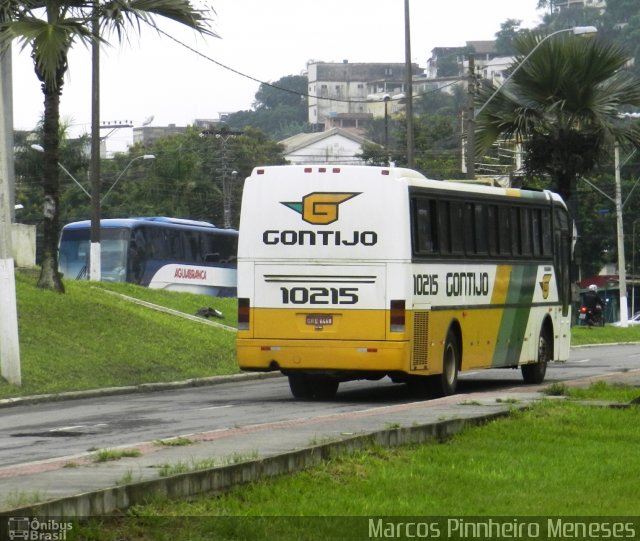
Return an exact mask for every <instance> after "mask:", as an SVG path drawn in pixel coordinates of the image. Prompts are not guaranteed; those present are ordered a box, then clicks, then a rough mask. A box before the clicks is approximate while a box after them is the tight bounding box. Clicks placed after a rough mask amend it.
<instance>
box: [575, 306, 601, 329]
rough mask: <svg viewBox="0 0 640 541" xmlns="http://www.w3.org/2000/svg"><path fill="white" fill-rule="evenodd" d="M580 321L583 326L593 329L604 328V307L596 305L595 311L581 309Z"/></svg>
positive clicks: (584, 307) (585, 308)
mask: <svg viewBox="0 0 640 541" xmlns="http://www.w3.org/2000/svg"><path fill="white" fill-rule="evenodd" d="M578 321H579V322H580V324H581V325H588V326H589V327H593V326H594V325H596V326H598V327H604V317H603V315H602V306H600V305H599V304H598V305H596V308H595V310H589V309H588V308H587V307H586V306H583V307H581V308H580V312H579V313H578Z"/></svg>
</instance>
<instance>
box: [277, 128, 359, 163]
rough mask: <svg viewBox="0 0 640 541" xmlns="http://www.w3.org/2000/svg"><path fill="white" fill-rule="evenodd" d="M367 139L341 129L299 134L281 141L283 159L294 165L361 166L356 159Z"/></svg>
mask: <svg viewBox="0 0 640 541" xmlns="http://www.w3.org/2000/svg"><path fill="white" fill-rule="evenodd" d="M365 142H367V139H365V138H364V137H360V136H359V135H356V134H355V133H353V132H351V131H348V130H344V129H342V128H332V129H330V130H327V131H323V132H317V133H299V134H297V135H294V136H292V137H289V138H287V139H284V140H283V141H280V144H281V145H284V147H285V152H284V156H285V158H286V159H287V160H288V161H289V162H290V163H291V164H294V165H300V164H327V165H329V164H330V165H362V164H363V163H364V162H363V160H361V159H360V158H358V157H357V156H358V154H361V153H362V145H363V144H364V143H365Z"/></svg>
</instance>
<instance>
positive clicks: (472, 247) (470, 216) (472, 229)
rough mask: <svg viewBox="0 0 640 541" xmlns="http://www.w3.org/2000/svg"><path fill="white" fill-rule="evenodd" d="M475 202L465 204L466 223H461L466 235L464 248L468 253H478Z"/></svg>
mask: <svg viewBox="0 0 640 541" xmlns="http://www.w3.org/2000/svg"><path fill="white" fill-rule="evenodd" d="M473 207H474V204H473V203H465V204H464V224H460V225H461V226H462V229H463V235H464V250H465V252H466V253H467V255H474V254H475V253H476V223H475V219H474V211H473Z"/></svg>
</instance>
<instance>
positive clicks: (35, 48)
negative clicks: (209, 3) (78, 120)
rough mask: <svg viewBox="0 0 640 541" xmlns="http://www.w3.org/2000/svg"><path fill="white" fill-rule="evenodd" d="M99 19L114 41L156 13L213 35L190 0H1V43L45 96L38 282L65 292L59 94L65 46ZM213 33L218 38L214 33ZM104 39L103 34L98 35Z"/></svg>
mask: <svg viewBox="0 0 640 541" xmlns="http://www.w3.org/2000/svg"><path fill="white" fill-rule="evenodd" d="M95 10H97V20H98V21H99V23H100V29H101V31H100V36H103V35H105V34H108V33H113V34H115V35H116V36H117V38H118V40H119V41H122V39H123V38H126V35H127V31H129V30H131V29H132V30H134V31H138V30H140V28H141V26H142V25H143V24H146V25H148V26H151V27H153V28H156V24H155V19H156V17H163V18H166V19H171V20H173V21H176V22H178V23H180V24H183V25H185V26H188V27H190V28H193V29H194V30H196V31H197V32H199V33H200V34H205V35H210V36H216V34H215V33H214V32H213V31H211V30H210V28H209V21H210V19H209V17H208V14H209V10H206V9H197V8H196V7H194V5H193V3H192V2H191V1H190V0H106V1H100V0H72V1H59V0H47V1H43V0H23V1H18V0H2V1H1V2H0V44H9V43H11V42H12V41H13V40H14V39H17V40H18V42H19V44H20V45H21V47H22V48H23V49H24V48H26V47H30V49H31V58H32V59H33V63H34V68H35V72H36V75H37V77H38V79H39V80H40V82H41V86H42V93H43V95H44V117H43V147H44V151H45V153H44V157H43V176H42V187H43V196H44V198H43V217H44V220H43V234H44V238H43V253H42V270H41V273H40V278H39V280H38V286H39V287H42V288H46V289H53V290H55V291H59V292H64V286H63V284H62V280H61V279H60V276H59V274H58V254H57V243H58V236H59V233H60V224H59V215H60V208H59V203H60V201H59V199H60V193H59V192H60V185H59V178H58V174H59V171H58V152H59V148H60V136H59V124H60V96H61V94H62V88H63V85H64V76H65V74H66V72H67V69H68V64H67V58H68V54H69V50H70V49H71V47H72V46H73V45H74V44H75V43H76V42H81V43H84V44H85V45H89V44H91V42H92V39H94V38H93V37H92V32H91V30H92V26H91V21H92V17H93V16H94V15H96V13H95ZM216 37H217V36H216ZM98 39H99V40H100V41H101V42H105V43H106V40H104V39H103V38H102V37H100V38H98Z"/></svg>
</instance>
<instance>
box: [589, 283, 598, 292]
mask: <svg viewBox="0 0 640 541" xmlns="http://www.w3.org/2000/svg"><path fill="white" fill-rule="evenodd" d="M589 291H598V286H597V285H595V284H591V285H590V286H589Z"/></svg>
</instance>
